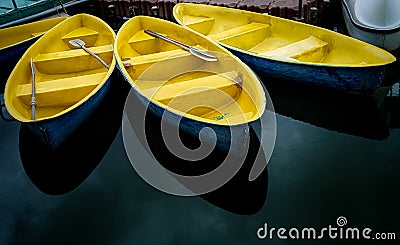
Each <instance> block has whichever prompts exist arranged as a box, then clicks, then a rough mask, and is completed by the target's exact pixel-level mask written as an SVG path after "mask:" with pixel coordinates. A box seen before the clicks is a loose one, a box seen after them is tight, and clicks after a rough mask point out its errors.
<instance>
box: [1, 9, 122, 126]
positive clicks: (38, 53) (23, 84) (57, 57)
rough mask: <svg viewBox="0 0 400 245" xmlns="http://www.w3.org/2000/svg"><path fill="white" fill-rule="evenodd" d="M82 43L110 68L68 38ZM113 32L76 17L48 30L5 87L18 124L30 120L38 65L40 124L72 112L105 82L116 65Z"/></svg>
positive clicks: (94, 19) (95, 20) (90, 19)
mask: <svg viewBox="0 0 400 245" xmlns="http://www.w3.org/2000/svg"><path fill="white" fill-rule="evenodd" d="M76 38H78V39H81V40H83V41H84V42H85V43H86V45H85V46H86V47H87V48H89V49H90V50H92V51H93V52H94V53H96V54H97V55H99V56H100V57H101V58H102V59H103V60H104V61H105V62H106V63H107V64H109V65H110V69H109V70H107V69H106V68H105V67H104V66H103V65H102V64H101V63H100V62H99V61H97V60H96V59H95V58H94V57H92V56H90V55H89V54H87V53H86V52H85V51H84V50H82V49H81V48H76V47H71V46H70V45H69V43H68V40H71V39H76ZM114 39H115V33H114V31H113V30H112V29H111V28H110V27H109V26H108V25H107V24H106V23H105V22H104V21H102V20H101V19H99V18H97V17H94V16H91V15H87V14H78V15H74V16H72V17H69V18H68V19H67V20H65V21H64V22H62V23H60V24H59V25H57V26H56V27H55V28H53V29H51V30H50V31H48V32H47V33H46V34H45V35H43V36H42V37H41V38H40V39H39V40H38V41H37V42H35V43H34V44H33V45H32V46H31V47H30V48H29V49H28V50H27V51H26V52H25V54H24V55H23V56H22V58H21V59H20V61H19V62H18V64H17V65H16V66H15V68H14V70H13V71H12V73H11V75H10V77H9V79H8V81H7V84H6V88H5V94H4V98H5V102H6V106H7V110H8V111H9V113H10V114H11V115H12V116H13V117H14V118H16V119H17V120H19V121H22V122H29V121H31V113H32V112H31V105H30V103H31V97H32V74H31V67H30V59H31V58H32V59H33V63H34V66H35V72H36V76H35V85H36V96H35V97H36V102H37V106H36V121H40V120H45V119H49V118H54V117H57V116H59V115H62V114H64V113H67V112H68V111H70V110H73V109H74V108H76V107H77V106H79V105H80V104H82V103H83V102H85V101H86V100H87V99H88V98H90V97H91V96H92V95H93V94H94V93H96V92H97V91H98V90H99V89H100V88H101V86H102V85H103V84H104V83H105V82H106V81H107V79H108V78H109V76H110V75H111V73H112V71H113V69H114V67H115V64H116V62H115V59H114V56H113V43H114Z"/></svg>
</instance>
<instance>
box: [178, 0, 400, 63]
mask: <svg viewBox="0 0 400 245" xmlns="http://www.w3.org/2000/svg"><path fill="white" fill-rule="evenodd" d="M193 5H200V6H206V7H208V8H215V9H217V8H221V9H224V10H229V11H231V12H245V13H250V14H255V15H263V14H261V13H257V12H253V11H248V10H242V9H234V8H229V7H224V6H213V5H207V4H198V3H186V2H185V3H177V4H176V5H175V6H174V8H173V17H174V19H175V21H176V22H177V23H179V24H180V25H182V26H185V27H187V28H190V27H188V26H186V25H185V24H184V23H183V20H180V19H178V18H177V15H178V8H179V7H180V6H184V7H183V8H187V7H190V6H193ZM185 6H186V7H185ZM179 15H180V14H179ZM268 17H269V18H271V19H279V20H282V21H288V22H291V23H295V24H296V25H304V26H307V27H310V28H315V29H317V30H321V31H324V32H327V33H330V34H333V35H334V36H335V35H337V36H339V37H344V38H345V39H348V40H351V41H352V42H355V43H360V44H363V45H365V46H368V47H371V48H373V49H376V50H378V51H379V52H381V53H383V54H385V55H387V56H388V57H389V58H390V60H389V61H387V62H382V63H371V64H334V63H322V62H305V61H299V60H286V59H285V60H284V59H279V58H274V57H268V56H264V55H261V54H257V53H255V52H251V51H248V50H244V49H240V48H237V47H234V46H232V45H229V44H225V43H222V42H219V41H217V43H218V44H220V45H222V46H224V47H225V48H228V49H232V50H236V51H237V52H242V53H246V54H248V55H251V56H254V57H258V58H262V59H270V60H274V61H278V62H282V63H288V64H296V65H307V66H316V67H340V68H346V67H348V68H362V67H380V66H387V65H390V64H393V63H394V62H396V60H397V58H396V57H395V56H394V55H393V54H391V53H390V52H389V51H386V50H384V49H381V48H379V47H377V46H374V45H372V44H369V43H367V42H364V41H361V40H358V39H356V38H352V37H349V36H347V35H344V34H342V33H339V32H335V31H332V30H329V29H326V28H322V27H319V26H315V25H311V24H307V23H302V22H298V21H295V20H290V19H286V18H282V17H278V16H273V15H268ZM200 34H201V33H200ZM201 35H203V34H201ZM205 36H206V37H207V35H205ZM213 41H215V40H213Z"/></svg>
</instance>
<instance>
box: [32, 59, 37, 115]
mask: <svg viewBox="0 0 400 245" xmlns="http://www.w3.org/2000/svg"><path fill="white" fill-rule="evenodd" d="M31 73H32V99H31V108H32V120H36V97H35V95H36V86H35V76H36V72H35V65H34V64H33V59H32V58H31Z"/></svg>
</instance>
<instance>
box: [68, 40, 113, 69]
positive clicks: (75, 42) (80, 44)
mask: <svg viewBox="0 0 400 245" xmlns="http://www.w3.org/2000/svg"><path fill="white" fill-rule="evenodd" d="M69 43H70V44H71V45H72V46H74V47H79V48H82V49H83V50H85V51H86V52H87V53H88V54H90V55H91V56H93V57H94V58H96V59H97V60H98V61H100V63H101V64H103V66H105V67H106V68H107V69H110V66H108V65H107V63H106V62H105V61H104V60H102V59H101V58H100V57H99V56H98V55H96V54H95V53H93V52H92V51H91V50H90V49H88V48H86V47H85V42H84V41H82V40H80V39H74V40H70V41H69Z"/></svg>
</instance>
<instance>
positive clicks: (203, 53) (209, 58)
mask: <svg viewBox="0 0 400 245" xmlns="http://www.w3.org/2000/svg"><path fill="white" fill-rule="evenodd" d="M144 32H145V33H147V34H149V35H150V36H153V37H156V38H160V39H162V40H164V41H167V42H170V43H172V44H175V45H176V46H179V47H181V48H182V49H184V50H186V51H189V52H190V53H191V54H192V55H194V56H196V57H198V58H200V59H203V60H205V61H217V60H218V59H217V57H215V56H214V55H212V54H210V53H208V52H206V51H203V50H199V49H197V48H194V47H192V46H189V45H187V44H185V43H181V42H179V41H176V40H174V39H172V38H169V37H165V36H163V35H160V34H158V33H156V32H154V31H151V30H144Z"/></svg>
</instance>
